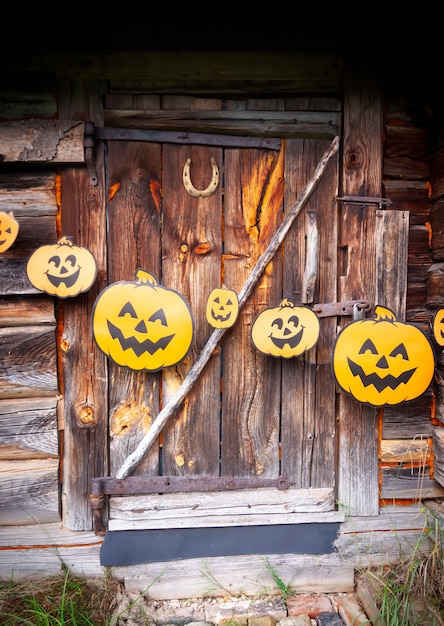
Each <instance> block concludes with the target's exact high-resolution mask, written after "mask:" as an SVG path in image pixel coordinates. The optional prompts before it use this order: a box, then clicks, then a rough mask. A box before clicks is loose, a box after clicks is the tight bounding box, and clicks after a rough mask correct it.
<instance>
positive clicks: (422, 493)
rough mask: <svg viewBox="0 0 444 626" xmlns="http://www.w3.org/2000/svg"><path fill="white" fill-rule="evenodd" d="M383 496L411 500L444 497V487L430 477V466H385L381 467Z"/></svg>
mask: <svg viewBox="0 0 444 626" xmlns="http://www.w3.org/2000/svg"><path fill="white" fill-rule="evenodd" d="M381 478H382V484H381V498H382V499H384V500H389V501H391V500H403V499H406V500H411V499H421V498H422V499H425V498H442V497H444V487H441V485H440V484H439V483H438V482H437V481H436V480H434V479H433V478H430V468H428V467H419V468H418V467H413V468H409V469H403V468H399V467H383V468H382V469H381Z"/></svg>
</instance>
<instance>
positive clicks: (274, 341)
mask: <svg viewBox="0 0 444 626" xmlns="http://www.w3.org/2000/svg"><path fill="white" fill-rule="evenodd" d="M319 329H320V324H319V318H318V316H317V315H316V313H315V312H314V311H313V310H312V309H310V307H308V306H305V305H303V304H300V305H295V304H294V303H293V302H292V301H291V300H289V299H288V298H284V299H283V300H282V301H281V303H280V304H279V306H277V307H274V308H270V309H265V311H262V313H259V315H258V316H257V317H256V319H255V321H254V323H253V326H252V329H251V337H252V341H253V344H254V345H255V346H256V348H257V349H258V350H260V351H261V352H263V353H264V354H270V355H271V356H276V357H284V358H291V357H294V356H298V355H300V354H302V353H303V352H305V351H306V350H310V348H313V346H314V345H315V344H316V342H317V340H318V338H319Z"/></svg>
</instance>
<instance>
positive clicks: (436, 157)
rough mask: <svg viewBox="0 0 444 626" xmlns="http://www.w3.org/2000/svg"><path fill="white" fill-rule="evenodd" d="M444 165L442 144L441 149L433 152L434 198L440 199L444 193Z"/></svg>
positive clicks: (432, 191) (432, 190)
mask: <svg viewBox="0 0 444 626" xmlns="http://www.w3.org/2000/svg"><path fill="white" fill-rule="evenodd" d="M443 167H444V149H443V147H442V146H441V148H440V149H439V150H437V151H436V152H434V153H433V158H432V162H431V176H430V179H431V181H430V182H431V184H432V185H431V187H432V188H431V193H432V200H433V201H439V200H440V199H441V198H442V197H443V195H444V177H443V175H442V172H443Z"/></svg>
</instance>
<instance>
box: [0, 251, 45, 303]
mask: <svg viewBox="0 0 444 626" xmlns="http://www.w3.org/2000/svg"><path fill="white" fill-rule="evenodd" d="M27 263H28V258H27V257H26V258H14V257H10V258H7V257H3V256H1V257H0V296H14V295H16V296H25V295H33V294H40V295H41V293H42V292H41V291H40V289H36V288H35V287H33V286H32V285H31V283H30V282H29V280H28V276H27V274H26V265H27Z"/></svg>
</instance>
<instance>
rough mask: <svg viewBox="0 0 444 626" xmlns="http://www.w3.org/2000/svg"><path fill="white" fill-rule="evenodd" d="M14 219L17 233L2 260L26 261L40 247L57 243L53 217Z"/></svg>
mask: <svg viewBox="0 0 444 626" xmlns="http://www.w3.org/2000/svg"><path fill="white" fill-rule="evenodd" d="M14 217H15V218H16V220H17V222H18V224H19V232H18V235H17V239H16V240H15V241H14V243H13V244H12V246H11V247H10V248H8V250H5V252H3V253H2V259H5V260H11V259H26V261H27V260H28V258H29V257H30V256H31V254H32V253H33V252H34V251H35V250H36V249H37V248H38V247H40V246H41V245H46V244H56V243H57V240H58V238H57V226H56V220H55V217H54V216H52V215H42V216H38V217H16V216H14ZM24 271H25V272H26V265H24ZM3 289H4V287H3V286H2V290H3ZM6 289H7V287H6Z"/></svg>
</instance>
